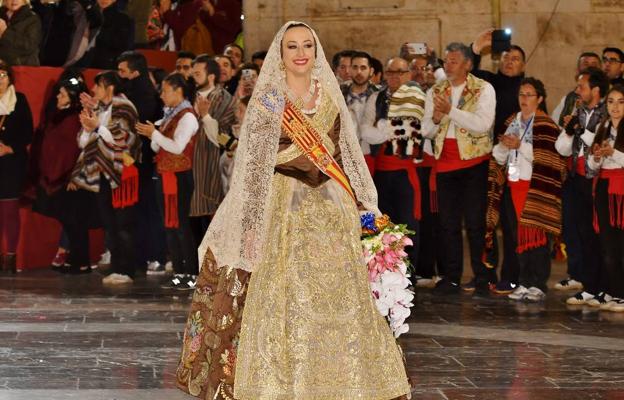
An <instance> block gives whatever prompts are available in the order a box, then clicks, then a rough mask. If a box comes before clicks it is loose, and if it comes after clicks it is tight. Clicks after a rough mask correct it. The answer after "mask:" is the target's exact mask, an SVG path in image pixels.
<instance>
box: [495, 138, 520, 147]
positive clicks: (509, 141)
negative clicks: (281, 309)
mask: <svg viewBox="0 0 624 400" xmlns="http://www.w3.org/2000/svg"><path fill="white" fill-rule="evenodd" d="M500 141H501V143H502V144H503V145H504V146H505V147H507V148H508V149H510V150H517V149H519V148H520V144H521V143H520V138H519V137H517V136H516V135H502V136H501V138H500Z"/></svg>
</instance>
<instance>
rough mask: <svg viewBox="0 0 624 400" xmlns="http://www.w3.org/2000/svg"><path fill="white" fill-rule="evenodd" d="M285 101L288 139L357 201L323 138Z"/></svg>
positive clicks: (283, 121) (285, 125) (285, 121)
mask: <svg viewBox="0 0 624 400" xmlns="http://www.w3.org/2000/svg"><path fill="white" fill-rule="evenodd" d="M285 101H286V103H285V105H284V114H283V116H282V127H283V128H284V130H285V131H286V133H287V134H288V137H289V138H290V139H291V140H292V141H293V143H295V144H296V145H297V147H298V148H299V150H301V151H302V152H303V154H305V156H306V157H307V158H308V159H309V160H310V161H312V163H313V164H314V165H316V167H317V168H318V169H319V170H321V172H323V173H324V174H325V175H327V176H329V177H330V178H332V179H333V180H335V181H336V182H338V184H339V185H340V186H342V187H343V188H344V190H346V191H347V193H349V196H351V198H352V199H353V201H356V200H355V195H354V194H353V190H352V189H351V185H350V184H349V180H348V179H347V176H346V175H345V173H344V172H343V171H342V168H340V165H339V164H338V162H336V160H335V159H334V157H332V155H331V153H330V152H329V150H327V147H325V145H324V144H323V141H322V140H321V136H320V135H319V134H318V132H317V131H316V129H314V127H313V126H312V125H311V124H310V121H308V119H307V118H306V117H305V116H304V115H303V114H302V113H301V111H299V109H298V108H297V107H295V106H294V105H293V104H292V102H291V101H290V100H289V99H285Z"/></svg>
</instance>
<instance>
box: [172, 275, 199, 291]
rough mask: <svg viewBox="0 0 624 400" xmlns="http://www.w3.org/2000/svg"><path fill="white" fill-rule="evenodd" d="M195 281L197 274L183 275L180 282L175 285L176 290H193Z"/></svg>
mask: <svg viewBox="0 0 624 400" xmlns="http://www.w3.org/2000/svg"><path fill="white" fill-rule="evenodd" d="M196 282H197V276H194V275H184V278H183V279H182V283H181V284H179V285H178V286H176V290H195V285H196Z"/></svg>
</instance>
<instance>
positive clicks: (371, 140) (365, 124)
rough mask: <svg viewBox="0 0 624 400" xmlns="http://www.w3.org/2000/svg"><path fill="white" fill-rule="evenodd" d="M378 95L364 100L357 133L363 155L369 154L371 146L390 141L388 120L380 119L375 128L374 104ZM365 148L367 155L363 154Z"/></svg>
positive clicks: (375, 112)
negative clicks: (387, 126)
mask: <svg viewBox="0 0 624 400" xmlns="http://www.w3.org/2000/svg"><path fill="white" fill-rule="evenodd" d="M379 93H381V91H379V92H375V93H373V94H372V95H371V96H370V97H369V98H368V100H366V104H365V105H364V109H363V111H362V118H361V119H360V126H359V128H358V131H359V135H360V145H361V147H362V152H363V153H364V154H370V145H371V144H381V143H384V142H385V141H387V140H389V139H391V136H389V135H388V132H387V129H386V124H387V123H388V120H386V119H385V118H382V119H380V120H379V121H377V125H376V126H375V118H376V116H377V107H376V104H377V97H378V96H379ZM365 148H366V150H367V151H368V152H367V153H365V152H364V150H365Z"/></svg>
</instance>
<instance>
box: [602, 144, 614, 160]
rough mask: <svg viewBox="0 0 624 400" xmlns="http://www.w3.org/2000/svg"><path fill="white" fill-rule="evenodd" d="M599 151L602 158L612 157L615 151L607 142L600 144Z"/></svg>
mask: <svg viewBox="0 0 624 400" xmlns="http://www.w3.org/2000/svg"><path fill="white" fill-rule="evenodd" d="M601 149H602V156H603V157H611V156H612V155H613V152H614V151H615V150H614V149H613V147H611V145H610V144H609V142H608V141H607V140H605V141H603V142H602V145H601Z"/></svg>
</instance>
